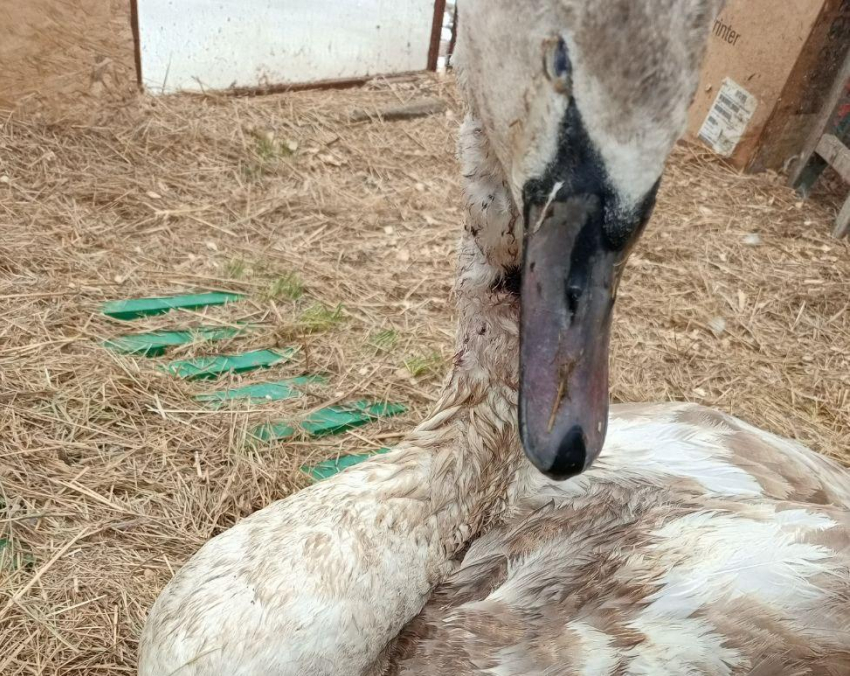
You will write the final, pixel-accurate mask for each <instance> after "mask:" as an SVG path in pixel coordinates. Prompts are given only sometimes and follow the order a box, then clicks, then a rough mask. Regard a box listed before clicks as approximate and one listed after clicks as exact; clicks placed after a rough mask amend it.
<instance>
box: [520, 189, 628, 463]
mask: <svg viewBox="0 0 850 676" xmlns="http://www.w3.org/2000/svg"><path fill="white" fill-rule="evenodd" d="M562 192H563V191H562ZM556 193H557V194H556ZM604 211H605V209H604V205H603V204H602V200H601V199H600V198H599V197H598V196H596V195H592V194H590V195H568V196H566V197H561V196H560V194H559V193H558V191H557V189H556V191H553V194H552V197H551V198H550V199H549V200H548V201H547V202H546V203H545V204H538V205H534V204H532V205H528V206H527V208H526V239H525V247H524V253H523V256H524V261H523V273H522V286H521V324H520V327H521V328H520V395H519V403H520V406H519V423H520V435H521V437H522V441H523V445H524V446H525V451H526V455H527V456H528V458H529V459H530V460H531V461H532V463H534V465H535V466H536V467H537V468H538V469H539V470H540V471H541V472H543V473H544V474H546V475H547V476H549V477H551V478H553V479H556V480H563V479H567V478H569V477H571V476H575V475H577V474H580V473H581V472H583V471H584V470H586V469H587V468H588V467H590V465H591V464H592V463H593V461H594V460H595V459H596V457H597V456H598V455H599V452H600V451H601V450H602V444H603V442H604V440H605V432H606V429H607V425H608V343H609V334H610V328H611V315H612V311H613V307H614V299H615V296H616V289H617V283H618V281H619V276H620V272H621V270H622V267H623V264H624V263H625V259H626V257H627V256H628V251H627V250H625V249H622V248H618V247H612V246H611V245H610V243H609V242H608V241H607V240H606V237H605V231H604V227H605V223H604ZM627 227H628V226H627ZM636 227H637V226H636ZM638 229H639V228H638Z"/></svg>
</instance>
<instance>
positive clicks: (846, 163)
mask: <svg viewBox="0 0 850 676" xmlns="http://www.w3.org/2000/svg"><path fill="white" fill-rule="evenodd" d="M815 152H817V154H818V155H820V156H821V157H822V158H823V159H825V160H826V161H827V162H829V164H830V166H831V167H832V168H833V169H835V171H837V172H838V173H839V175H840V176H841V178H843V179H844V180H845V182H847V183H850V148H848V147H847V146H845V145H844V144H843V143H842V142H841V141H839V140H838V138H837V137H836V136H833V135H832V134H824V135H823V136H822V137H821V140H820V141H819V142H818V145H817V148H815Z"/></svg>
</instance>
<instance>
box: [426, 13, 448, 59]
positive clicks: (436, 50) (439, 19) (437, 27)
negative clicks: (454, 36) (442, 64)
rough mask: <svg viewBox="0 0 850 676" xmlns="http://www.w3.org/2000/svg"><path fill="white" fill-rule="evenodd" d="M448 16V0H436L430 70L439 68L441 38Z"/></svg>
mask: <svg viewBox="0 0 850 676" xmlns="http://www.w3.org/2000/svg"><path fill="white" fill-rule="evenodd" d="M445 16H446V0H435V1H434V18H433V20H432V21H431V41H430V44H429V46H428V66H427V68H428V70H434V71H435V70H437V63H438V62H439V58H440V39H441V38H442V35H443V21H444V19H445Z"/></svg>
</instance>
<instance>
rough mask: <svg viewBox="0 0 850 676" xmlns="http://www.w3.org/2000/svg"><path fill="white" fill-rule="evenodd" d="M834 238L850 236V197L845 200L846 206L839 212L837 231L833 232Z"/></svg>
mask: <svg viewBox="0 0 850 676" xmlns="http://www.w3.org/2000/svg"><path fill="white" fill-rule="evenodd" d="M832 234H833V236H835V237H838V238H841V237H846V236H847V235H850V195H848V196H847V199H846V200H844V206H843V207H841V211H839V212H838V218H837V219H836V224H835V230H833V231H832Z"/></svg>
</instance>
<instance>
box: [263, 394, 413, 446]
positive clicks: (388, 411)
mask: <svg viewBox="0 0 850 676" xmlns="http://www.w3.org/2000/svg"><path fill="white" fill-rule="evenodd" d="M405 411H407V408H406V407H405V406H403V405H402V404H373V403H370V402H368V401H356V402H354V403H352V404H348V405H345V406H329V407H328V408H323V409H321V410H320V411H316V412H315V413H314V414H313V415H311V416H309V417H308V418H306V419H305V420H304V421H303V422H302V423H301V425H300V428H301V429H302V430H303V431H304V432H305V433H306V434H308V435H309V436H311V437H323V436H327V435H330V434H340V433H341V432H345V431H346V430H350V429H353V428H355V427H360V426H362V425H366V424H367V423H370V422H372V421H373V420H375V419H376V418H389V417H391V416H394V415H399V414H401V413H404V412H405ZM296 433H297V428H296V427H295V426H293V425H290V424H289V423H284V422H280V423H270V424H268V425H260V426H259V427H256V428H255V429H254V430H253V431H252V432H251V434H252V436H254V437H256V438H257V439H259V440H260V441H279V440H281V439H288V438H290V437H293V436H295V434H296Z"/></svg>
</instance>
